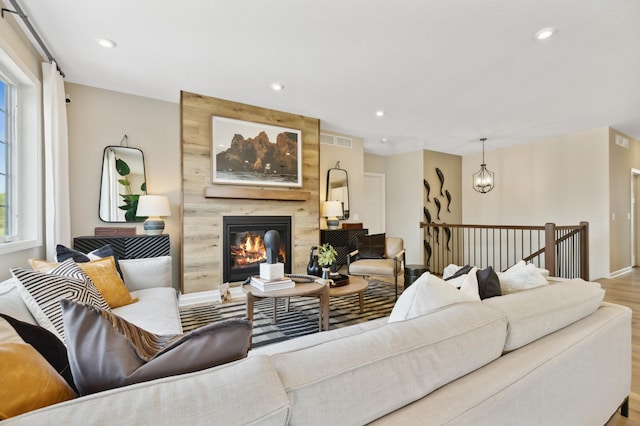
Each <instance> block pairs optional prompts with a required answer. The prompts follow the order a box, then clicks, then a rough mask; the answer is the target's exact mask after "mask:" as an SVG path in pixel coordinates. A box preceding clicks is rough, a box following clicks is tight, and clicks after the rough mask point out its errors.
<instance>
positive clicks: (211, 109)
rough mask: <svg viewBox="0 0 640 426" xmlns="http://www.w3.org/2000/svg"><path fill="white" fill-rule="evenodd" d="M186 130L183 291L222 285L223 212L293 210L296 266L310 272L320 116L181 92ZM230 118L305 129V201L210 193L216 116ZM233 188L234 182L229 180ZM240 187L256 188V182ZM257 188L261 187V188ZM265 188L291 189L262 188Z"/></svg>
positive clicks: (295, 269)
mask: <svg viewBox="0 0 640 426" xmlns="http://www.w3.org/2000/svg"><path fill="white" fill-rule="evenodd" d="M180 110H181V134H182V138H181V139H182V193H183V203H182V209H183V211H182V217H183V222H182V223H183V224H182V262H181V264H182V291H183V292H184V293H191V292H197V291H205V290H212V289H217V288H218V287H219V286H220V284H222V247H221V246H222V217H223V216H228V215H235V216H241V215H256V216H257V215H260V216H263V215H273V216H280V215H288V216H291V217H292V229H293V232H292V233H293V240H292V250H293V256H292V257H293V265H292V270H293V272H296V273H305V271H306V267H307V262H308V259H309V250H310V248H311V246H315V245H317V244H318V242H319V240H320V231H319V229H320V211H319V200H320V197H319V191H320V180H319V179H320V176H319V173H320V168H319V157H320V148H319V147H320V144H319V134H320V121H319V120H318V119H315V118H310V117H304V116H301V115H296V114H290V113H285V112H281V111H275V110H270V109H265V108H261V107H257V106H252V105H245V104H241V103H238V102H232V101H227V100H223V99H217V98H211V97H208V96H203V95H198V94H194V93H188V92H182V93H181V97H180ZM212 116H219V117H227V118H233V119H238V120H245V121H252V122H257V123H263V124H270V125H275V126H282V127H288V128H292V129H299V130H301V131H302V161H303V167H302V176H303V180H302V188H292V190H296V191H305V192H309V198H308V199H307V200H304V201H279V200H256V199H223V198H206V197H205V193H206V188H207V187H212V186H216V185H214V184H213V183H211V172H212V171H211V117H212ZM224 186H225V187H231V186H235V185H224ZM238 188H251V189H256V187H255V186H248V185H247V186H238ZM257 189H261V188H260V187H258V188H257ZM263 189H264V190H265V191H287V189H286V188H279V187H263Z"/></svg>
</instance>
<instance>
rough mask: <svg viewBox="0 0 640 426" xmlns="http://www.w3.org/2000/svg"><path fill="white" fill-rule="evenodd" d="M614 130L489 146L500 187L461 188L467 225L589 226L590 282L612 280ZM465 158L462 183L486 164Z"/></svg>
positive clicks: (489, 163) (490, 161) (491, 167)
mask: <svg viewBox="0 0 640 426" xmlns="http://www.w3.org/2000/svg"><path fill="white" fill-rule="evenodd" d="M608 140H609V130H608V128H606V127H605V128H599V129H594V130H590V131H585V132H580V133H575V134H571V135H567V136H562V137H558V138H552V139H546V140H543V141H539V142H533V143H528V144H523V145H516V146H512V147H508V148H504V149H499V150H491V145H490V143H487V146H486V149H487V151H486V155H485V160H486V163H487V168H488V169H489V170H491V171H493V172H495V174H496V187H495V188H494V189H493V191H491V192H489V193H487V194H479V193H477V192H475V191H474V190H473V189H472V188H471V185H470V184H469V185H462V205H463V213H462V220H463V223H465V224H483V225H495V224H499V225H544V224H545V223H546V222H554V223H556V224H557V225H576V224H578V223H579V222H580V221H587V222H589V263H590V268H589V269H590V279H597V278H600V277H606V276H608V275H609V223H608V215H609V165H608V164H609V163H608V158H609V151H608V149H609V148H608ZM481 160H482V156H481V154H476V155H468V156H464V157H463V158H462V176H463V180H462V181H463V182H467V181H468V182H471V179H470V178H469V179H464V177H465V176H471V175H472V174H473V173H474V172H475V171H476V170H477V169H478V168H479V166H480V163H481V162H482V161H481Z"/></svg>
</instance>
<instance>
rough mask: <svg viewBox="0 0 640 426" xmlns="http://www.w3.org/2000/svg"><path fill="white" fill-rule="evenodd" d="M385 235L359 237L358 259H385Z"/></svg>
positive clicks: (357, 241) (357, 243)
mask: <svg viewBox="0 0 640 426" xmlns="http://www.w3.org/2000/svg"><path fill="white" fill-rule="evenodd" d="M385 239H386V236H385V234H373V235H358V239H357V240H356V246H357V248H358V259H384V248H385V245H384V243H385Z"/></svg>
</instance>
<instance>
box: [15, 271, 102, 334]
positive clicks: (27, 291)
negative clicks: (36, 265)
mask: <svg viewBox="0 0 640 426" xmlns="http://www.w3.org/2000/svg"><path fill="white" fill-rule="evenodd" d="M11 274H12V275H13V277H14V278H15V279H16V281H17V286H18V289H19V290H20V296H22V299H23V300H24V303H25V305H27V308H29V311H31V314H32V315H33V317H34V318H35V319H36V321H37V322H38V324H40V325H41V326H42V327H44V328H46V329H47V330H49V331H50V332H52V333H53V334H54V335H56V337H58V338H59V339H60V340H62V341H64V325H63V323H62V311H61V310H60V304H59V302H60V300H62V299H71V300H76V301H78V302H84V303H90V304H93V305H96V306H98V307H99V308H101V309H105V310H110V308H109V305H108V304H107V302H106V301H105V300H104V298H103V297H102V295H101V294H100V292H99V291H98V289H97V288H96V286H95V285H94V284H93V283H92V282H91V280H90V279H89V277H87V275H86V274H85V273H84V272H82V270H81V269H80V268H79V267H78V265H77V264H76V263H75V262H74V261H73V259H68V260H65V261H64V262H62V263H61V264H60V265H58V266H56V267H55V268H54V269H53V270H52V271H51V272H50V273H48V274H47V273H43V272H37V271H30V270H28V269H22V268H11Z"/></svg>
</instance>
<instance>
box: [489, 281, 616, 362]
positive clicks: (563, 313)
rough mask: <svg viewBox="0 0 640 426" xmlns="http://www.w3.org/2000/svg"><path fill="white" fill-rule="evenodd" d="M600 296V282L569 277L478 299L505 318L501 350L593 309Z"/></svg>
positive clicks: (527, 341) (575, 319) (524, 342)
mask: <svg viewBox="0 0 640 426" xmlns="http://www.w3.org/2000/svg"><path fill="white" fill-rule="evenodd" d="M603 297H604V290H602V288H601V287H600V284H598V283H594V282H588V281H584V280H581V279H572V280H567V281H562V282H558V283H555V284H551V285H545V286H541V287H538V288H533V289H530V290H525V291H519V292H516V293H512V294H507V295H504V296H501V297H492V298H491V299H485V300H484V301H483V302H482V303H483V304H485V305H487V306H491V307H492V308H494V309H497V310H499V311H500V312H503V313H504V314H505V315H506V316H507V318H508V319H509V334H508V335H507V339H506V341H505V345H504V350H505V352H508V351H512V350H514V349H517V348H519V347H521V346H524V345H526V344H528V343H530V342H533V341H534V340H536V339H539V338H541V337H543V336H546V335H547V334H550V333H553V332H554V331H557V330H559V329H561V328H563V327H566V326H567V325H569V324H571V323H574V322H575V321H578V320H580V319H582V318H584V317H586V316H588V315H590V314H591V313H593V312H595V310H596V309H598V307H599V306H600V303H601V302H602V299H603Z"/></svg>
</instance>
